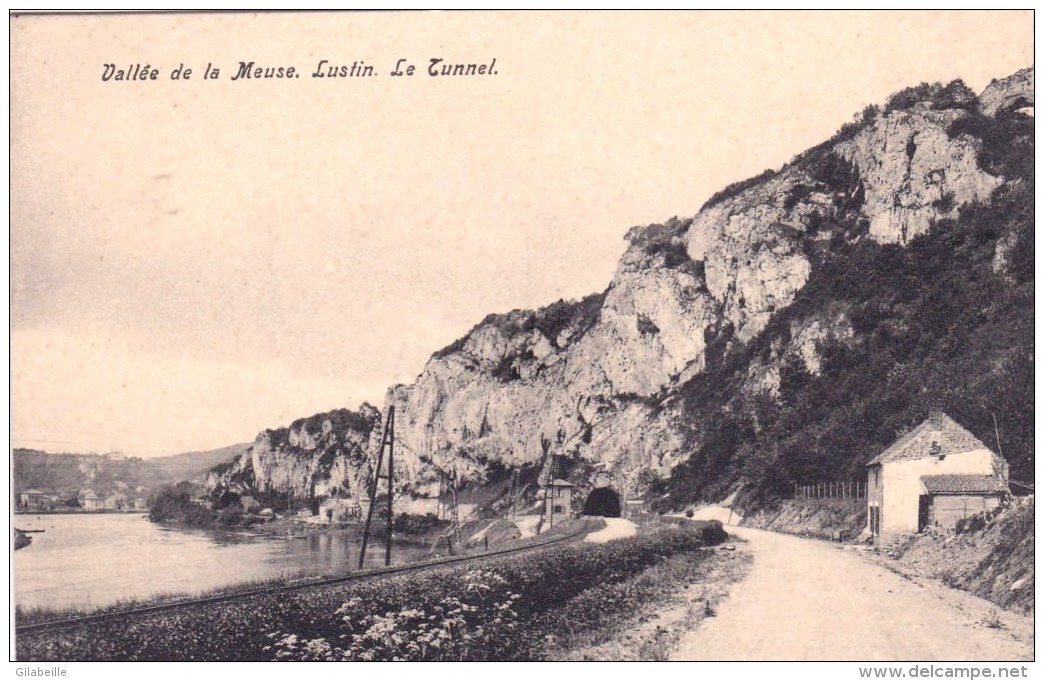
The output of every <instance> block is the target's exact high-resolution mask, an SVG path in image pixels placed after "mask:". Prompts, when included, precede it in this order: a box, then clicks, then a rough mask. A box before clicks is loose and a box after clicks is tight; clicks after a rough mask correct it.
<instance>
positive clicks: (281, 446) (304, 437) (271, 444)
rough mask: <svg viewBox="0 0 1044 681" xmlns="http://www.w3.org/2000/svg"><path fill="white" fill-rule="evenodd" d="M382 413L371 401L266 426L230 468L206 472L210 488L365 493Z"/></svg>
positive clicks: (300, 495)
mask: <svg viewBox="0 0 1044 681" xmlns="http://www.w3.org/2000/svg"><path fill="white" fill-rule="evenodd" d="M379 418H380V414H379V413H378V411H377V410H376V409H375V408H373V407H371V406H370V405H363V406H362V407H361V408H360V409H359V411H358V412H352V411H349V410H347V409H338V410H335V411H332V412H328V413H325V414H316V415H315V416H312V417H309V418H307V419H299V420H297V421H295V422H294V423H292V424H291V425H290V427H289V428H279V429H276V430H265V431H262V432H261V433H260V434H259V435H258V436H257V439H255V440H254V444H253V445H251V446H250V448H249V449H247V451H246V452H244V453H243V454H242V455H240V456H239V457H237V458H236V459H234V460H233V462H232V465H231V467H230V468H228V469H227V470H225V471H223V472H221V473H217V472H211V473H209V474H208V475H207V478H206V480H205V485H206V487H207V489H208V490H210V491H213V490H217V489H227V490H230V491H233V492H236V493H238V494H261V493H268V494H270V495H274V496H276V497H281V496H284V495H286V496H287V497H289V498H290V499H312V498H315V497H317V496H330V495H335V494H336V495H339V496H345V497H353V498H362V497H364V496H365V490H366V485H367V483H366V481H367V479H368V476H369V472H370V466H369V462H368V444H369V439H370V433H371V431H373V429H374V428H375V427H377V423H378V420H379Z"/></svg>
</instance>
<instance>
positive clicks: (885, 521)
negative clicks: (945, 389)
mask: <svg viewBox="0 0 1044 681" xmlns="http://www.w3.org/2000/svg"><path fill="white" fill-rule="evenodd" d="M1008 494H1010V492H1009V489H1008V464H1007V462H1005V461H1004V459H1002V458H1001V457H1000V456H998V455H997V454H995V453H994V452H993V451H991V450H990V449H989V447H987V446H986V445H984V444H983V443H982V442H980V441H979V439H978V438H976V437H975V436H974V435H972V434H971V433H969V432H968V431H967V430H965V429H964V428H962V427H961V425H960V424H958V423H957V422H956V421H954V420H953V419H951V418H950V417H949V416H947V415H946V414H943V413H942V412H939V411H932V412H930V413H929V415H928V419H927V420H925V421H924V422H923V423H922V424H920V425H919V426H917V427H916V428H914V429H913V430H911V431H910V432H909V433H907V434H906V435H904V436H903V437H901V438H899V440H897V441H896V442H895V443H894V444H893V445H892V446H891V447H889V448H888V449H886V450H885V451H883V452H881V453H880V454H878V455H877V456H876V457H874V459H872V460H871V461H870V463H868V464H867V530H869V532H870V533H871V534H873V536H874V541H875V542H877V543H878V544H880V543H883V542H886V541H888V540H889V539H891V538H894V537H895V536H898V535H902V534H913V533H915V532H921V531H922V530H924V529H925V528H926V527H929V526H933V525H937V526H940V527H953V525H954V524H955V523H956V522H957V521H958V520H960V519H961V518H965V517H967V516H970V515H974V514H976V513H980V512H982V511H985V510H988V509H991V508H994V507H996V506H997V505H998V504H1000V502H1001V500H1002V499H1003V498H1004V497H1005V496H1007V495H1008Z"/></svg>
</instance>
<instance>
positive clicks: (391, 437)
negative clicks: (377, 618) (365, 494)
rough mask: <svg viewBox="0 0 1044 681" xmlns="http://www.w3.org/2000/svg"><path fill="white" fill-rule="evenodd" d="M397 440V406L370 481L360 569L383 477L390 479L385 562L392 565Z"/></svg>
mask: <svg viewBox="0 0 1044 681" xmlns="http://www.w3.org/2000/svg"><path fill="white" fill-rule="evenodd" d="M394 441H395V407H394V406H392V407H388V418H387V420H386V421H385V422H384V432H382V433H381V448H380V450H379V451H378V452H377V467H376V468H375V469H374V472H373V482H371V483H370V508H369V509H368V510H367V511H366V525H364V526H363V538H362V547H361V548H360V549H359V569H362V566H363V561H364V560H366V545H367V543H368V542H369V540H370V522H371V521H372V520H373V507H374V506H376V505H377V484H378V482H379V481H380V479H381V478H386V479H387V480H388V537H387V545H386V546H385V549H384V564H385V566H388V565H391V542H392V522H393V520H394V516H393V515H392V497H393V496H394V495H393V493H392V473H393V471H394V470H395V468H394V460H393V458H392V449H393V446H392V443H393V442H394ZM385 445H387V446H388V474H387V475H381V464H382V463H383V462H384V446H385Z"/></svg>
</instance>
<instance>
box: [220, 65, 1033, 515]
mask: <svg viewBox="0 0 1044 681" xmlns="http://www.w3.org/2000/svg"><path fill="white" fill-rule="evenodd" d="M1032 83H1033V71H1032V69H1029V70H1026V71H1020V72H1019V73H1017V74H1015V75H1014V76H1012V77H1010V78H1008V79H1004V80H1001V81H996V82H994V83H993V84H991V85H990V86H989V87H988V88H987V89H986V91H985V92H983V93H982V95H981V96H980V97H977V96H976V95H975V94H974V93H973V92H971V91H970V90H969V89H968V88H967V87H966V86H965V85H964V84H963V83H961V82H960V81H954V82H953V83H950V84H948V85H941V84H921V85H919V86H916V87H913V88H909V89H907V90H904V91H902V92H900V93H897V94H896V95H893V97H892V98H890V99H889V100H888V102H886V103H885V105H884V106H883V107H880V108H879V107H868V108H867V109H866V110H865V111H863V112H862V113H861V114H860V115H858V116H857V117H856V119H855V120H853V122H852V123H850V124H847V125H845V126H843V127H842V128H841V130H839V131H838V133H837V134H836V135H835V136H834V137H833V138H832V139H830V140H828V141H826V142H824V143H823V144H821V145H819V146H817V147H815V148H813V149H810V150H808V151H806V152H804V153H802V154H800V155H798V156H796V157H795V158H794V159H793V160H792V161H791V162H790V163H788V164H786V165H785V166H784V167H783V168H781V169H779V170H776V171H766V172H765V173H763V174H761V175H759V176H758V177H755V178H751V179H749V180H746V181H742V182H737V183H735V184H733V185H730V186H729V187H726V188H725V189H724V190H722V191H721V192H719V193H718V194H716V195H714V196H713V197H711V199H710V200H709V201H708V202H707V203H706V204H705V205H704V206H703V207H702V208H701V209H700V210H699V211H698V212H697V213H696V214H695V215H694V216H692V217H680V218H679V217H675V218H672V219H670V220H668V221H666V222H665V223H663V224H656V225H650V226H646V227H635V228H633V229H631V230H630V231H629V232H628V233H627V235H626V239H627V242H628V248H627V250H626V252H625V254H624V255H623V257H622V259H621V261H620V263H619V266H618V267H617V270H616V273H615V275H614V276H613V279H612V281H611V282H610V284H609V286H608V288H607V289H606V290H605V291H604V292H602V293H599V294H593V295H591V296H588V297H587V298H584V299H583V300H580V301H572V302H567V301H559V302H557V303H554V304H552V305H549V306H548V307H545V308H542V309H539V310H533V311H528V310H515V311H512V312H509V313H506V314H492V315H489V316H488V317H486V318H485V319H484V320H483V321H482V322H481V323H479V324H478V325H476V326H475V327H474V328H473V329H472V330H471V331H470V332H469V333H468V334H467V335H466V336H464V337H463V338H461V339H460V340H458V341H457V342H455V343H453V344H452V345H450V346H449V347H447V348H444V349H442V350H440V351H438V352H436V353H435V354H434V355H433V356H432V357H431V359H430V360H429V361H428V363H427V365H426V366H425V367H424V369H423V371H422V372H421V374H420V375H419V376H418V377H417V379H416V381H415V382H414V383H412V384H410V385H399V386H395V387H393V388H391V389H390V390H389V391H388V395H387V400H386V402H387V405H388V406H391V405H394V406H395V408H396V417H397V421H396V432H397V444H398V446H399V450H398V451H399V457H400V458H399V467H400V473H399V476H398V480H399V481H400V482H399V485H400V490H401V492H402V493H403V494H404V495H406V496H409V497H413V498H430V497H432V496H433V495H435V494H437V493H438V479H439V476H440V474H443V473H450V472H453V473H456V474H457V475H458V476H459V477H460V479H462V480H464V481H472V482H474V483H482V482H483V481H484V480H486V479H487V478H488V477H489V476H490V475H491V474H493V473H494V472H495V470H501V471H502V470H505V469H518V468H521V467H527V468H529V469H534V468H535V469H543V468H544V467H546V466H547V465H549V462H550V461H551V457H552V455H557V456H558V457H560V459H559V460H560V461H561V462H565V463H566V464H567V465H566V469H567V472H566V475H567V476H568V475H571V476H572V477H573V478H574V480H573V481H574V482H576V483H578V484H579V485H580V487H581V489H580V490H579V493H580V494H583V493H584V492H585V491H586V489H590V488H591V487H592V486H596V485H597V486H603V485H608V486H611V487H613V488H615V489H617V491H619V492H620V493H621V494H635V493H641V494H646V495H647V497H648V498H649V499H651V500H653V501H655V502H658V503H662V504H666V505H672V504H673V505H678V504H682V503H686V502H688V501H692V500H694V499H698V498H713V497H715V496H717V497H718V498H721V497H722V496H724V495H726V494H729V493H732V492H736V491H738V490H746V492H745V495H746V496H745V497H744V496H743V495H741V498H746V500H747V501H746V502H745V503H747V504H749V505H754V506H756V505H758V504H762V503H766V502H768V501H770V500H771V499H773V498H779V497H780V496H783V495H784V494H785V491H786V489H787V487H788V486H789V485H791V484H792V483H794V482H808V481H814V480H819V479H827V476H830V477H829V479H857V478H859V477H860V475H861V471H862V468H861V467H862V464H863V463H865V461H866V460H868V459H869V458H871V457H872V456H873V455H874V454H875V453H876V452H877V451H879V450H880V449H881V448H883V447H884V446H887V444H888V443H889V442H890V441H891V439H893V438H894V436H895V434H896V432H900V431H901V430H902V429H903V428H904V427H908V426H909V425H910V424H912V423H916V422H918V421H920V420H922V419H923V418H924V412H925V410H926V409H927V406H928V402H932V403H933V404H937V405H942V406H944V407H945V408H946V409H947V411H948V412H949V413H954V414H956V415H960V416H961V417H962V423H964V424H965V425H966V426H967V427H969V428H971V429H972V430H973V432H979V431H982V435H983V439H986V435H987V432H986V431H987V430H990V427H992V420H991V419H992V418H993V417H996V418H997V419H998V421H999V422H1000V424H1001V427H1002V428H1003V429H1005V430H1006V433H1007V435H1008V436H1009V442H1008V446H1007V447H1006V448H1005V453H1006V454H1009V452H1010V455H1009V460H1010V461H1012V464H1013V475H1021V476H1022V477H1023V478H1031V476H1032V437H1033V435H1032V388H1031V387H1030V389H1029V395H1028V397H1029V402H1028V404H1029V406H1028V408H1027V400H1026V397H1027V396H1026V395H1025V394H1023V392H1024V391H1025V389H1026V386H1025V385H1024V384H1023V382H1020V381H1021V380H1022V379H1020V378H1019V376H1020V375H1025V372H1026V370H1027V369H1028V370H1029V373H1028V375H1030V376H1032V278H1033V274H1032V272H1033V266H1032V243H1033V236H1032V235H1033V230H1032V185H1033V166H1032V150H1033V126H1032V118H1031V117H1030V116H1027V115H1025V114H1023V113H1020V112H1019V111H1017V109H1021V108H1023V107H1026V106H1027V105H1032V101H1033V100H1032ZM1027 253H1029V255H1028V256H1027V255H1026V254H1027ZM1027 301H1028V302H1027ZM998 328H1002V329H1003V331H1001V332H1000V333H995V331H996V329H998ZM984 405H990V407H991V408H992V409H987V408H985V407H984ZM314 418H318V417H313V419H314ZM375 418H376V416H375V413H371V414H370V415H369V416H367V417H366V419H365V420H366V422H367V423H371V422H373V421H374V420H375ZM310 421H311V420H310ZM267 432H268V431H266V433H267ZM367 432H369V436H370V448H369V449H370V451H371V452H374V451H376V446H375V445H376V441H377V440H376V437H377V436H376V434H374V433H373V431H372V427H371V428H370V430H369V431H367V429H366V428H358V429H355V430H352V431H351V432H350V433H349V432H348V431H338V430H337V429H336V428H334V429H333V430H332V431H330V432H326V431H324V432H322V433H319V432H318V431H316V430H314V429H312V428H311V427H309V428H308V429H307V430H300V429H298V430H295V428H294V427H291V429H290V432H289V433H287V434H285V435H279V436H278V437H276V436H275V435H271V436H270V435H266V433H263V434H262V435H261V436H259V439H258V441H257V442H256V443H255V445H254V446H253V447H252V448H251V451H250V452H248V454H247V455H245V456H244V457H241V458H240V460H238V461H237V462H236V464H235V466H234V470H233V471H231V474H226V475H225V482H226V483H229V484H233V483H235V480H246V479H248V477H249V476H248V475H247V471H248V470H249V471H252V472H251V473H250V475H252V476H253V477H252V478H249V479H250V480H252V483H251V484H252V485H253V486H255V487H258V488H263V489H270V488H280V489H281V488H283V487H284V486H285V487H288V488H290V489H292V490H293V493H294V494H317V493H319V491H320V490H323V491H324V492H325V491H330V490H334V489H340V490H343V491H344V492H345V493H348V494H352V495H355V494H358V491H359V489H361V488H360V484H361V482H360V481H361V480H362V479H364V478H365V475H366V474H367V473H368V468H367V466H366V464H364V461H365V460H366V457H365V454H364V452H363V449H362V447H363V444H362V443H363V442H364V440H365V437H364V435H365V434H366V433H367ZM991 432H992V431H991ZM332 437H335V438H337V439H336V440H335V439H329V440H327V439H324V438H332ZM990 437H991V438H992V435H991V436H990ZM331 447H341V448H342V450H343V454H341V453H339V454H337V455H336V456H335V457H334V459H333V460H334V461H336V462H338V463H337V466H340V467H339V468H336V469H329V470H327V469H325V468H323V466H322V465H320V460H322V459H323V456H324V454H322V453H321V452H327V451H330V448H331ZM342 450H338V451H342ZM342 461H343V464H342V463H340V462H342Z"/></svg>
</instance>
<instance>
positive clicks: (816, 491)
mask: <svg viewBox="0 0 1044 681" xmlns="http://www.w3.org/2000/svg"><path fill="white" fill-rule="evenodd" d="M794 498H795V499H866V483H865V482H817V483H815V484H813V485H799V484H797V483H794Z"/></svg>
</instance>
